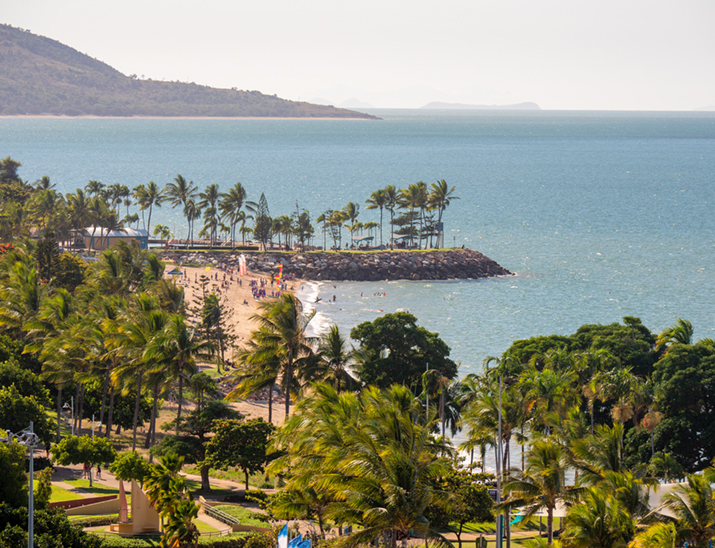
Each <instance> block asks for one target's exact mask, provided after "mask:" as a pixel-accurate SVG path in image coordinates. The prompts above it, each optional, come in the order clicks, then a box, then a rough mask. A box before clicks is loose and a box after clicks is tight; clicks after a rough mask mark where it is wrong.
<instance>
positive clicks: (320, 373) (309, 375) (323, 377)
mask: <svg viewBox="0 0 715 548" xmlns="http://www.w3.org/2000/svg"><path fill="white" fill-rule="evenodd" d="M353 356H354V352H353V351H352V349H350V348H348V342H347V340H346V339H345V337H343V335H342V334H341V333H340V329H339V328H338V326H337V325H333V326H331V327H330V330H329V331H328V332H327V333H325V334H324V335H322V336H321V337H320V340H319V342H318V351H317V353H316V354H315V355H314V356H311V358H310V359H307V360H306V365H305V367H304V368H303V371H302V373H301V376H302V377H303V378H305V380H307V381H309V382H315V381H325V382H330V383H331V384H334V385H335V388H336V389H337V391H338V392H340V389H341V386H345V387H346V388H347V389H349V390H350V389H355V388H356V387H357V386H358V382H357V380H355V378H353V376H352V375H351V374H350V368H351V365H352V362H353Z"/></svg>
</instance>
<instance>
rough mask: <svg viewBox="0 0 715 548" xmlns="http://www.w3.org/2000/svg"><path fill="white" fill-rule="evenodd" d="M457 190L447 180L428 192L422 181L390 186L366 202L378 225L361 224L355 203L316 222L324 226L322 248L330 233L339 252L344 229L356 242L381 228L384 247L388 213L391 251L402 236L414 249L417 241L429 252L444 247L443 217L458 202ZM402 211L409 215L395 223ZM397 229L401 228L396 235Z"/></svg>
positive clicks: (378, 191) (329, 212) (381, 241)
mask: <svg viewBox="0 0 715 548" xmlns="http://www.w3.org/2000/svg"><path fill="white" fill-rule="evenodd" d="M454 190H455V187H454V186H453V187H452V188H450V187H449V185H448V184H447V182H446V181H445V180H444V179H442V180H440V181H437V182H436V183H432V184H431V185H430V187H429V188H428V187H427V184H426V183H425V182H423V181H419V182H417V183H413V184H411V185H409V186H408V187H407V188H402V189H399V190H398V189H397V188H396V187H395V186H394V185H387V186H386V187H385V188H382V189H379V190H376V191H375V192H373V193H372V194H371V195H370V197H369V198H368V199H367V201H366V202H365V204H366V209H378V210H379V211H380V222H379V223H375V222H368V223H362V222H360V221H358V220H357V218H358V216H359V214H360V205H359V204H356V203H355V202H348V204H347V205H346V206H345V207H343V208H342V209H338V210H333V209H329V210H327V211H325V212H324V213H322V214H321V215H319V216H318V218H317V219H316V222H318V223H322V225H323V247H324V248H325V247H326V245H327V244H326V240H327V234H328V233H330V235H331V237H332V239H333V246H334V247H336V248H337V249H340V248H341V247H342V229H343V227H345V228H347V229H348V231H349V232H350V236H351V239H352V240H354V239H355V235H356V233H357V234H358V235H361V234H362V233H363V231H367V232H368V234H370V236H372V231H373V230H374V229H375V228H378V229H379V234H380V245H381V246H382V245H383V230H382V226H383V223H382V221H383V211H385V210H387V211H389V212H390V238H389V241H390V245H391V246H392V247H394V242H395V240H396V239H397V237H400V236H402V237H404V238H409V242H410V247H413V246H414V245H415V240H416V241H417V246H418V247H419V248H420V249H421V248H422V245H423V243H424V244H425V247H428V248H432V247H444V227H443V224H442V216H443V214H444V210H445V209H446V208H447V206H448V205H449V204H450V202H451V201H452V200H457V199H459V198H458V197H457V196H455V195H454ZM399 209H403V210H405V212H406V214H405V215H403V216H402V217H400V218H398V219H397V220H396V219H395V211H397V210H399ZM435 216H436V217H435ZM395 226H400V227H401V228H400V229H399V230H397V231H396V230H395ZM351 244H352V242H351Z"/></svg>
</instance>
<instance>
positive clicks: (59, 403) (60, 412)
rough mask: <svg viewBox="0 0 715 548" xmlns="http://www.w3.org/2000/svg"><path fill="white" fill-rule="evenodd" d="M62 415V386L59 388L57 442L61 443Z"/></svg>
mask: <svg viewBox="0 0 715 548" xmlns="http://www.w3.org/2000/svg"><path fill="white" fill-rule="evenodd" d="M61 416H62V388H59V387H58V388H57V436H56V438H55V443H60V424H62V423H61V422H60V417H61Z"/></svg>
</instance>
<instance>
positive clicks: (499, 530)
mask: <svg viewBox="0 0 715 548" xmlns="http://www.w3.org/2000/svg"><path fill="white" fill-rule="evenodd" d="M498 412H499V426H498V432H497V504H499V503H500V502H501V472H502V470H501V458H502V457H501V454H502V446H501V442H502V440H501V377H499V409H498ZM496 532H497V538H496V541H497V542H496V546H497V548H501V547H502V541H503V539H502V537H503V535H504V516H503V515H502V514H501V512H499V513H497V531H496Z"/></svg>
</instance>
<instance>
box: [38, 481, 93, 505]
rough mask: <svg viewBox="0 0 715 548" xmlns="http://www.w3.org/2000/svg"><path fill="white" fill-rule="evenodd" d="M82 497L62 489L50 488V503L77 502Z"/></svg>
mask: <svg viewBox="0 0 715 548" xmlns="http://www.w3.org/2000/svg"><path fill="white" fill-rule="evenodd" d="M35 492H37V484H35ZM83 498H84V497H83V496H82V495H79V494H77V493H73V492H72V491H68V490H67V489H62V487H57V486H56V485H53V486H52V496H51V497H50V502H61V501H64V500H78V499H83Z"/></svg>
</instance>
